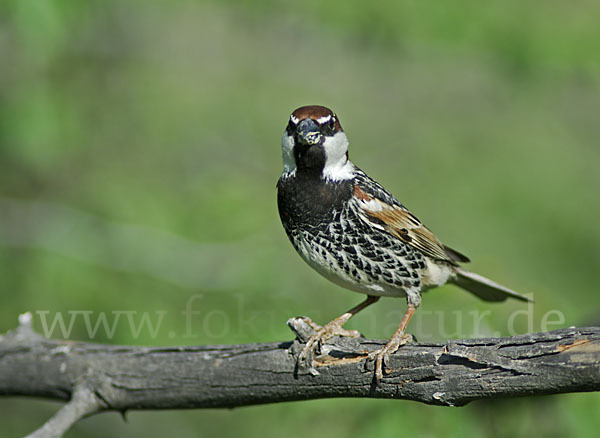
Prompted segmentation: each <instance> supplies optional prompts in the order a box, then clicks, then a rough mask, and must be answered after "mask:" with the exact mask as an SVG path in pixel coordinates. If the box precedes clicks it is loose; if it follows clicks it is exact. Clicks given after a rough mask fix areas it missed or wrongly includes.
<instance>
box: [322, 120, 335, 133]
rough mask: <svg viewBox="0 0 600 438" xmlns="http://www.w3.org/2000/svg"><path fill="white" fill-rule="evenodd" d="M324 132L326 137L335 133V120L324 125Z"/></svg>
mask: <svg viewBox="0 0 600 438" xmlns="http://www.w3.org/2000/svg"><path fill="white" fill-rule="evenodd" d="M322 130H323V133H324V134H325V135H331V134H333V133H334V132H335V119H334V118H331V119H329V121H328V122H327V123H325V124H324V125H323V127H322Z"/></svg>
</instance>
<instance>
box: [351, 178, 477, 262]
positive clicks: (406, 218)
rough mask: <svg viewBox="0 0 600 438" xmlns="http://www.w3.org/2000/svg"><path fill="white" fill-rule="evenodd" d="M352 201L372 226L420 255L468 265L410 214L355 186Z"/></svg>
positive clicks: (465, 260)
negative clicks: (407, 245) (395, 238)
mask: <svg viewBox="0 0 600 438" xmlns="http://www.w3.org/2000/svg"><path fill="white" fill-rule="evenodd" d="M354 197H355V199H356V201H357V203H358V206H359V208H360V209H361V211H362V212H363V213H364V215H365V216H366V218H367V219H368V220H369V221H370V222H371V223H372V224H374V225H376V226H378V227H380V228H382V229H384V230H385V231H387V232H388V233H390V234H391V235H393V236H395V237H397V238H398V239H400V240H402V241H403V242H405V243H407V244H409V245H411V246H413V247H414V248H417V249H418V250H419V251H421V252H422V253H423V254H425V255H427V256H429V257H432V258H434V259H437V260H444V261H446V262H448V263H451V264H453V265H456V264H457V263H456V262H468V261H469V259H468V258H467V257H465V256H464V255H462V254H461V253H459V252H458V251H455V250H453V249H451V248H448V247H446V246H445V245H444V244H443V243H442V242H440V241H439V239H438V238H437V237H436V236H435V234H433V233H432V232H431V230H430V229H429V228H427V227H426V226H425V225H423V224H422V223H421V221H420V220H419V219H417V217H416V216H414V215H413V214H412V213H411V212H410V211H408V210H406V209H404V208H402V207H400V206H398V205H390V204H388V203H387V202H384V201H382V200H380V199H377V198H375V197H373V196H371V195H369V194H368V193H366V192H364V191H363V190H361V189H360V188H359V187H358V186H354Z"/></svg>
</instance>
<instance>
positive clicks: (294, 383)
mask: <svg viewBox="0 0 600 438" xmlns="http://www.w3.org/2000/svg"><path fill="white" fill-rule="evenodd" d="M20 322H21V324H20V326H19V328H18V329H17V330H15V331H12V332H9V333H7V334H6V335H4V336H0V369H1V370H2V372H1V373H0V395H25V396H38V397H48V398H54V399H62V400H71V401H70V403H68V404H67V405H65V407H64V408H63V410H61V411H59V413H58V414H57V415H56V416H55V417H53V418H52V419H51V420H49V422H48V423H46V425H44V426H43V427H42V428H41V429H39V430H38V431H36V432H35V433H34V434H33V435H32V436H36V437H37V436H47V435H52V434H50V433H46V435H44V432H49V431H50V430H52V431H53V435H60V434H61V433H63V432H64V431H65V430H66V429H67V428H68V427H69V426H70V425H71V424H73V423H74V422H75V421H77V420H78V419H79V418H81V417H83V416H86V415H90V414H92V413H95V412H99V411H103V410H117V411H121V412H124V411H126V410H128V409H183V408H225V407H227V408H229V407H235V406H245V405H254V404H260V403H275V402H282V401H291V400H309V399H317V398H326V397H373V398H393V399H409V400H415V401H420V402H423V403H428V404H434V405H445V406H460V405H465V404H467V403H468V402H470V401H472V400H479V399H491V398H498V397H512V396H523V395H537V394H557V393H565V392H579V391H597V390H600V368H599V366H598V364H599V363H600V327H586V328H569V329H562V330H555V331H552V332H545V333H536V334H528V335H519V336H514V337H509V338H486V339H467V340H451V341H448V342H446V343H414V344H409V345H405V346H403V347H401V348H400V349H399V350H398V352H397V353H395V354H394V355H392V357H391V359H390V363H389V365H388V368H387V369H388V371H389V374H388V375H387V376H385V377H384V379H383V380H382V381H380V382H378V383H374V381H373V365H372V363H367V364H366V367H365V356H366V353H367V352H369V351H373V350H375V349H377V348H378V347H380V346H381V345H382V344H383V343H384V342H383V341H377V340H368V339H363V338H359V339H349V338H333V339H332V340H331V341H330V342H328V343H326V344H325V345H324V346H323V347H322V354H321V355H320V356H319V357H318V358H317V364H316V365H317V369H318V370H319V375H317V376H314V375H311V374H310V373H309V372H308V371H307V372H301V373H299V375H297V376H295V375H294V365H295V358H296V356H297V354H298V352H299V351H300V348H301V346H302V343H301V341H299V339H300V340H304V339H306V337H307V336H309V335H310V333H311V330H312V329H311V328H310V327H308V326H307V325H306V323H305V322H304V320H303V319H302V318H295V319H292V320H290V321H289V322H288V325H290V328H292V330H293V331H294V332H295V333H296V335H297V337H298V339H296V340H295V341H290V342H275V343H264V344H244V345H213V346H187V347H139V346H118V345H102V344H94V343H86V342H72V341H59V340H49V339H45V338H44V337H42V336H40V335H38V334H36V333H34V332H33V330H31V326H30V325H29V324H30V319H29V320H28V319H27V318H26V317H25V318H23V317H22V318H20ZM47 427H48V428H50V429H46V428H47Z"/></svg>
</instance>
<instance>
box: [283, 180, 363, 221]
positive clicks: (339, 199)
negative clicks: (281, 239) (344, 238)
mask: <svg viewBox="0 0 600 438" xmlns="http://www.w3.org/2000/svg"><path fill="white" fill-rule="evenodd" d="M277 189H278V190H277V204H278V207H279V216H280V217H281V222H282V223H283V226H284V227H285V229H286V231H288V232H289V231H291V230H306V229H310V228H314V227H317V228H318V227H321V226H327V225H329V224H330V223H331V222H332V221H333V220H334V218H335V217H336V213H337V214H338V215H339V212H340V211H341V210H342V209H343V208H344V206H345V205H346V203H347V202H348V200H349V199H350V197H351V196H352V181H351V180H347V181H341V182H327V181H324V180H322V179H321V178H303V177H302V176H300V177H298V176H293V177H287V178H283V177H282V178H281V179H280V180H279V183H278V184H277ZM338 217H339V216H338Z"/></svg>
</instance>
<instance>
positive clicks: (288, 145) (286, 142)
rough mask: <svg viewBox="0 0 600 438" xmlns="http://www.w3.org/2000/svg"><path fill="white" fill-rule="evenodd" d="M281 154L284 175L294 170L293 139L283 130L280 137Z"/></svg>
mask: <svg viewBox="0 0 600 438" xmlns="http://www.w3.org/2000/svg"><path fill="white" fill-rule="evenodd" d="M281 156H282V158H283V173H284V174H286V175H289V174H292V173H294V172H295V171H296V160H295V159H294V139H293V138H292V137H291V136H289V135H288V134H287V132H285V131H284V133H283V136H282V137H281Z"/></svg>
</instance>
